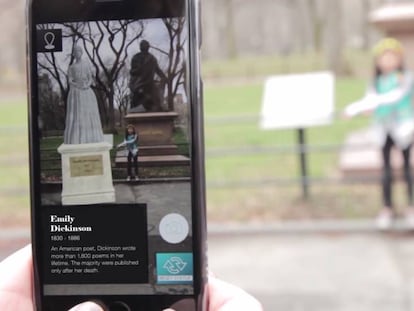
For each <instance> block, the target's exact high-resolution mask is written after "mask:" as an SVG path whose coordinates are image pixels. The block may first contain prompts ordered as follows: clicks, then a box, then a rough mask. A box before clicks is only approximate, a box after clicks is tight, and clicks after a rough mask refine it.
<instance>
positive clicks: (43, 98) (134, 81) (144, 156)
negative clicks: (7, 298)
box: [27, 0, 206, 311]
mask: <svg viewBox="0 0 414 311" xmlns="http://www.w3.org/2000/svg"><path fill="white" fill-rule="evenodd" d="M27 34H28V35H27V37H28V40H27V55H28V89H29V92H28V97H29V112H30V113H29V129H30V130H29V132H30V133H29V136H30V170H31V171H30V175H31V211H32V243H33V255H34V297H35V301H36V310H39V311H40V310H42V311H49V310H53V311H60V310H61V311H66V310H69V309H70V308H72V307H73V306H75V305H76V304H78V303H81V302H84V301H95V302H96V303H98V304H100V305H101V306H102V307H103V308H104V309H105V310H109V311H112V310H113V311H117V310H124V311H127V310H145V311H150V310H164V309H167V308H173V309H174V310H176V311H199V310H200V311H202V310H205V305H206V295H205V284H206V218H205V182H204V142H203V116H202V82H201V79H200V69H199V49H200V45H201V36H200V4H199V2H198V0H70V1H68V0H29V2H28V6H27Z"/></svg>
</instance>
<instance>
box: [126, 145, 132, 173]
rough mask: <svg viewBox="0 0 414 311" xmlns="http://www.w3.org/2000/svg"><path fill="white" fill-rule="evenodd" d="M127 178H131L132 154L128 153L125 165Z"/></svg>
mask: <svg viewBox="0 0 414 311" xmlns="http://www.w3.org/2000/svg"><path fill="white" fill-rule="evenodd" d="M127 171H128V178H131V175H132V153H131V151H129V152H128V164H127Z"/></svg>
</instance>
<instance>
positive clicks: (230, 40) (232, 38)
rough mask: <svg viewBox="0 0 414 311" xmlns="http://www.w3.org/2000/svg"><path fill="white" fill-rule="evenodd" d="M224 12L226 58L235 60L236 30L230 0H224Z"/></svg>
mask: <svg viewBox="0 0 414 311" xmlns="http://www.w3.org/2000/svg"><path fill="white" fill-rule="evenodd" d="M224 10H225V12H226V20H227V27H226V40H227V56H228V58H229V59H234V58H237V56H238V53H237V43H236V41H237V40H236V30H235V29H234V8H233V1H232V0H224Z"/></svg>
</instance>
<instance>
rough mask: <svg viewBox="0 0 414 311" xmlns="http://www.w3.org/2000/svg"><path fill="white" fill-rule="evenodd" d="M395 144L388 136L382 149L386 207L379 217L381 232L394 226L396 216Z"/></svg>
mask: <svg viewBox="0 0 414 311" xmlns="http://www.w3.org/2000/svg"><path fill="white" fill-rule="evenodd" d="M393 145H394V142H393V140H392V138H391V137H390V136H387V139H386V142H385V145H384V146H383V148H382V158H383V176H382V197H383V204H384V207H383V209H382V210H381V212H380V213H379V215H378V217H377V226H378V228H379V229H381V230H386V229H389V228H390V227H391V225H392V219H393V216H394V212H393V206H392V168H391V149H392V147H393Z"/></svg>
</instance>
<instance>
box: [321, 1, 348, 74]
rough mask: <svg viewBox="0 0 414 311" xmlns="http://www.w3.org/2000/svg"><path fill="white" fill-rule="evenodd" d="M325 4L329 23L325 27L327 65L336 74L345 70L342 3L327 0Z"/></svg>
mask: <svg viewBox="0 0 414 311" xmlns="http://www.w3.org/2000/svg"><path fill="white" fill-rule="evenodd" d="M325 4H326V12H327V14H326V16H327V23H326V27H325V31H326V48H325V52H326V56H327V63H328V64H327V65H328V68H329V69H330V70H332V71H333V72H335V73H336V74H341V73H343V72H344V70H345V66H344V65H345V64H344V55H343V52H344V46H345V45H344V34H343V27H342V3H341V2H340V1H336V0H335V1H332V0H327V1H326V2H325Z"/></svg>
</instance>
